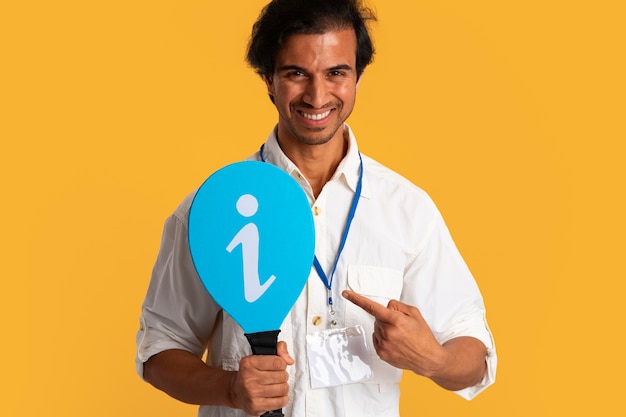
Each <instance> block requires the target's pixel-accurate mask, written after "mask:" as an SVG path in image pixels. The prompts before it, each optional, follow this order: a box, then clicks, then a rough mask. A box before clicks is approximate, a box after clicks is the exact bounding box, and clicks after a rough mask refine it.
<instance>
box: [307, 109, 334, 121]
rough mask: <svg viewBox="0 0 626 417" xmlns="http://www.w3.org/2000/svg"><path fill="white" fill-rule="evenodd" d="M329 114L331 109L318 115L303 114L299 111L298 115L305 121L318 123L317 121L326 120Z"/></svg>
mask: <svg viewBox="0 0 626 417" xmlns="http://www.w3.org/2000/svg"><path fill="white" fill-rule="evenodd" d="M331 112H332V109H331V110H326V111H325V112H324V113H319V114H311V113H305V112H303V111H300V114H301V115H302V117H304V118H305V119H309V120H313V121H319V120H322V119H325V118H327V117H328V116H329V115H330V113H331Z"/></svg>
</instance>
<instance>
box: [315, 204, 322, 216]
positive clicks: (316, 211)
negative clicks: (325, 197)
mask: <svg viewBox="0 0 626 417" xmlns="http://www.w3.org/2000/svg"><path fill="white" fill-rule="evenodd" d="M321 212H322V209H321V208H319V207H318V206H315V207H313V215H314V216H319V214H320V213H321Z"/></svg>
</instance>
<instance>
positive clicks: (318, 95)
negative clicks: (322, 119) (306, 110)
mask: <svg viewBox="0 0 626 417" xmlns="http://www.w3.org/2000/svg"><path fill="white" fill-rule="evenodd" d="M328 96H329V90H328V85H327V84H326V81H325V80H324V79H322V78H320V77H312V78H311V79H310V80H309V82H308V84H307V86H306V90H305V91H304V97H303V100H304V102H305V103H307V104H309V105H311V106H312V107H313V108H316V109H319V108H322V107H323V106H324V105H325V104H326V103H328V101H329V99H328Z"/></svg>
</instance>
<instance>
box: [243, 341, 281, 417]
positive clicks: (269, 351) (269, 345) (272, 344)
mask: <svg viewBox="0 0 626 417" xmlns="http://www.w3.org/2000/svg"><path fill="white" fill-rule="evenodd" d="M278 333H280V330H268V331H266V332H257V333H246V338H247V339H248V343H250V347H251V348H252V353H254V354H255V355H276V345H277V344H278ZM261 417H285V415H284V414H283V410H282V409H280V408H279V409H278V410H274V411H268V412H267V413H264V414H263V415H262V416H261Z"/></svg>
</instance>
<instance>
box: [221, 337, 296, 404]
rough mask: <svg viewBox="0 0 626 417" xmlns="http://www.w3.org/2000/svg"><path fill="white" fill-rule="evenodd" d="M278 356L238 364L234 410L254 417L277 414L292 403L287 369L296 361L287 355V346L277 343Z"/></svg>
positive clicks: (263, 357)
mask: <svg viewBox="0 0 626 417" xmlns="http://www.w3.org/2000/svg"><path fill="white" fill-rule="evenodd" d="M276 350H277V355H276V356H274V355H252V356H246V357H245V358H243V359H242V360H241V361H240V362H239V372H237V375H236V377H235V378H234V380H233V382H232V386H231V391H230V392H231V402H232V406H233V407H235V408H240V409H242V410H244V411H245V412H246V413H247V414H249V415H252V416H260V415H261V414H263V413H265V412H266V411H271V410H276V409H279V408H282V407H284V406H286V405H287V403H288V402H289V384H288V379H289V375H288V373H287V366H288V365H293V364H294V360H293V358H292V357H291V356H290V355H289V353H288V352H287V344H286V343H285V342H278V345H277V347H276Z"/></svg>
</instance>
